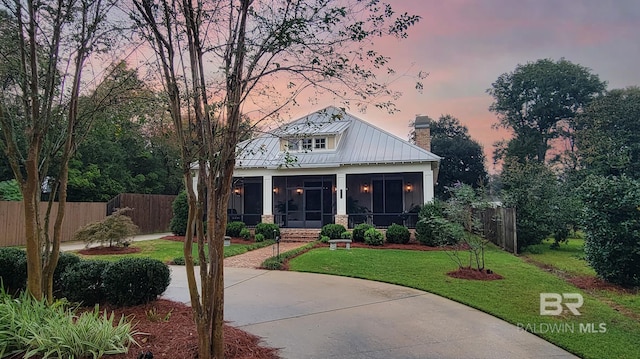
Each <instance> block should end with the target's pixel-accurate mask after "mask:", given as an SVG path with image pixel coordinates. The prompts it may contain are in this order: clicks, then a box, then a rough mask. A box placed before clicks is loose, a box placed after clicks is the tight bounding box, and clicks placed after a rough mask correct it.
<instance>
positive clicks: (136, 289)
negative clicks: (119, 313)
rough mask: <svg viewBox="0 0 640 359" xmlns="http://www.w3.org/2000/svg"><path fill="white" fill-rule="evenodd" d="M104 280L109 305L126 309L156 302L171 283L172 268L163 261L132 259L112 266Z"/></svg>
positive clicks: (117, 262) (114, 263)
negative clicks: (170, 270)
mask: <svg viewBox="0 0 640 359" xmlns="http://www.w3.org/2000/svg"><path fill="white" fill-rule="evenodd" d="M102 279H103V283H104V287H105V292H106V299H107V301H108V302H109V303H111V304H114V305H116V306H125V307H126V306H133V305H138V304H143V303H148V302H150V301H152V300H154V299H156V298H157V297H158V296H159V295H160V294H162V293H163V292H164V291H165V290H166V289H167V287H168V286H169V282H170V280H171V279H170V273H169V268H168V267H167V266H166V265H165V264H164V263H162V262H161V261H159V260H157V259H151V258H131V257H129V258H123V259H120V260H118V261H116V262H113V263H110V264H109V265H108V266H107V268H105V270H104V272H103V278H102Z"/></svg>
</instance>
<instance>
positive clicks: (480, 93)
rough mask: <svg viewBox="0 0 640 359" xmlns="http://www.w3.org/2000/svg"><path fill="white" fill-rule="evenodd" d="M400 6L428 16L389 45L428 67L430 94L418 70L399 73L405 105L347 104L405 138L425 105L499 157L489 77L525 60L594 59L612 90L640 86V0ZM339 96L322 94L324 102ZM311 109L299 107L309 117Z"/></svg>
mask: <svg viewBox="0 0 640 359" xmlns="http://www.w3.org/2000/svg"><path fill="white" fill-rule="evenodd" d="M389 2H391V3H392V4H393V6H394V10H396V12H405V11H407V12H409V13H413V14H417V15H420V16H422V20H421V21H420V23H419V24H418V25H417V26H415V27H414V28H413V29H412V30H411V31H410V34H409V38H408V39H405V40H402V41H396V40H394V41H387V42H386V44H385V45H383V49H382V50H384V51H383V52H384V53H385V54H386V55H389V56H391V57H392V61H393V67H394V68H395V69H396V70H397V71H398V72H403V70H406V71H409V73H414V74H415V73H417V71H418V70H424V71H426V72H428V73H429V76H428V77H427V78H426V79H425V80H423V83H424V91H423V93H422V94H420V93H417V92H416V91H415V90H414V85H415V80H414V79H409V78H406V79H401V80H400V81H396V82H395V83H394V89H397V90H400V91H402V92H403V93H404V95H403V97H402V98H401V99H400V100H398V101H397V102H396V105H397V107H398V108H399V109H400V110H401V111H400V112H399V113H397V114H394V115H389V114H387V113H386V112H384V111H381V110H377V109H375V108H369V109H368V110H367V112H366V113H359V112H358V111H357V110H356V109H349V111H350V112H351V113H352V114H354V115H356V116H358V117H360V118H362V119H364V120H367V121H369V122H371V123H372V124H374V125H376V126H378V127H380V128H382V129H384V130H386V131H388V132H390V133H393V134H395V135H397V136H399V137H401V138H407V136H408V134H409V131H410V129H409V123H410V122H411V121H412V120H413V119H414V118H415V116H416V115H417V114H420V115H427V116H430V117H431V118H433V119H437V118H438V117H439V116H440V115H441V114H451V115H452V116H454V117H456V118H458V119H459V120H460V121H461V122H462V123H463V124H464V125H466V126H467V128H468V129H469V132H470V134H471V136H472V137H473V138H474V139H475V140H477V141H478V142H480V143H481V144H482V145H483V146H484V149H485V153H486V154H487V163H488V164H487V166H488V168H487V169H488V170H489V171H490V172H494V171H495V169H494V168H493V166H492V160H491V153H492V150H493V143H494V142H495V141H497V140H500V139H502V138H505V137H506V136H508V133H507V132H506V131H504V130H503V131H497V130H494V129H492V128H491V126H492V124H494V123H496V122H497V119H496V116H495V115H494V114H493V113H491V112H489V110H488V107H489V105H490V104H491V102H492V98H491V97H490V96H489V95H488V94H487V93H486V90H487V89H488V88H489V87H490V86H491V84H492V83H493V82H494V81H495V80H496V79H497V78H498V76H500V75H501V74H503V73H505V72H511V71H513V70H514V69H515V67H516V65H518V64H525V63H527V62H532V61H536V60H538V59H542V58H550V59H553V60H558V59H560V58H561V57H564V58H565V59H567V60H569V61H571V62H573V63H576V64H580V65H582V66H585V67H588V68H590V69H591V70H592V72H593V73H595V74H597V75H599V76H600V79H601V80H604V81H607V83H608V89H614V88H623V87H627V86H638V85H640V2H638V1H637V0H616V1H601V0H571V1H557V0H518V1H513V0H475V1H473V0H467V1H465V0H447V1H442V0H428V1H408V0H389ZM327 105H332V103H319V104H318V108H322V107H325V106H327ZM318 108H313V109H311V110H309V109H308V108H300V109H299V111H297V112H298V113H292V114H291V115H293V117H294V118H297V117H300V116H303V115H305V114H307V113H309V112H310V111H313V110H317V109H318Z"/></svg>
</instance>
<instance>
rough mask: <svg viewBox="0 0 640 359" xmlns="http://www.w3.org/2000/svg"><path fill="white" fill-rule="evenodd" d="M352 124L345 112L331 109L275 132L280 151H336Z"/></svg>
mask: <svg viewBox="0 0 640 359" xmlns="http://www.w3.org/2000/svg"><path fill="white" fill-rule="evenodd" d="M350 124H351V122H350V120H348V119H345V118H344V117H343V112H342V111H340V110H339V109H337V108H334V107H329V108H327V109H325V110H322V111H319V112H316V113H313V114H311V115H309V116H307V117H303V118H301V119H300V120H298V121H295V122H293V123H290V124H288V125H286V126H283V127H280V128H279V129H278V130H276V131H275V132H274V134H275V135H276V136H278V137H279V138H280V151H281V152H285V151H289V152H312V151H317V152H323V151H335V150H336V149H337V148H338V145H339V144H340V139H341V138H342V137H343V135H344V134H345V131H346V130H347V129H348V128H349V125H350Z"/></svg>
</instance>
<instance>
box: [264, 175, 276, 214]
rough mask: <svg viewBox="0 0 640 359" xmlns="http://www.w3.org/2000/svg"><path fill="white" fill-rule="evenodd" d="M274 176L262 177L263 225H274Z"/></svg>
mask: <svg viewBox="0 0 640 359" xmlns="http://www.w3.org/2000/svg"><path fill="white" fill-rule="evenodd" d="M273 222H274V218H273V176H271V175H263V176H262V223H273Z"/></svg>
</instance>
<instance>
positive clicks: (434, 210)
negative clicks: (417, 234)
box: [418, 199, 446, 219]
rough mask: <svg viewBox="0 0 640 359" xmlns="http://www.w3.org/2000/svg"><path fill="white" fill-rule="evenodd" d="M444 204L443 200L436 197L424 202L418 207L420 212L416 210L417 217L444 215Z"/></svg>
mask: <svg viewBox="0 0 640 359" xmlns="http://www.w3.org/2000/svg"><path fill="white" fill-rule="evenodd" d="M445 205H446V203H445V202H443V201H441V200H438V199H436V200H434V201H432V202H428V203H425V204H424V206H422V208H420V212H418V219H424V218H427V219H428V218H431V217H444V209H445Z"/></svg>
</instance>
